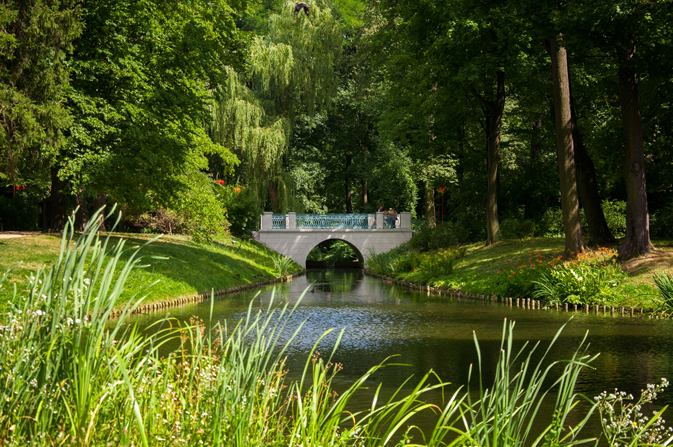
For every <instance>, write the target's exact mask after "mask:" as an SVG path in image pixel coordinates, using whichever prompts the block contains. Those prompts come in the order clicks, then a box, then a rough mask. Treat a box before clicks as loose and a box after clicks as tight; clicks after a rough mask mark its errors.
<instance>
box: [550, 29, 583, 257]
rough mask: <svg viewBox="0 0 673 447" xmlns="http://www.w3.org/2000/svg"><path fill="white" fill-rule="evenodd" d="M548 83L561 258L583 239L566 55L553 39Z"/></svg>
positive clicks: (569, 254)
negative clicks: (550, 85)
mask: <svg viewBox="0 0 673 447" xmlns="http://www.w3.org/2000/svg"><path fill="white" fill-rule="evenodd" d="M550 44H551V45H550V51H549V53H550V56H551V65H552V82H553V84H554V113H555V121H556V122H555V124H556V155H557V157H558V167H559V181H560V184H561V207H562V208H561V209H562V212H563V230H564V232H565V242H566V245H565V251H564V257H566V258H568V257H570V256H572V254H573V253H577V252H579V251H583V250H584V238H583V237H582V227H581V225H580V209H579V201H578V198H577V176H576V173H575V153H574V148H573V138H572V117H571V113H570V82H569V79H568V54H567V53H566V49H565V48H564V47H562V46H559V45H558V42H557V39H556V38H554V39H552V40H551V42H550Z"/></svg>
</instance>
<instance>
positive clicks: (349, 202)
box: [344, 153, 353, 214]
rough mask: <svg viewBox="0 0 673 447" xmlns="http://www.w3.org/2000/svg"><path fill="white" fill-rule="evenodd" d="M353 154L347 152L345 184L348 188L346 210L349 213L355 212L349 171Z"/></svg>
mask: <svg viewBox="0 0 673 447" xmlns="http://www.w3.org/2000/svg"><path fill="white" fill-rule="evenodd" d="M351 162H352V156H351V154H350V153H348V154H346V179H345V182H344V186H345V188H346V191H345V192H346V212H347V213H348V214H352V213H353V197H352V193H351V175H350V173H349V172H348V171H349V169H350V167H351Z"/></svg>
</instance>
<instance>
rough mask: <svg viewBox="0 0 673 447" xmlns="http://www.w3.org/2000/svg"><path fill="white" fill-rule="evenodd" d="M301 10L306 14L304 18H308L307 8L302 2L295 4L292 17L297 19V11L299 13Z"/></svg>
mask: <svg viewBox="0 0 673 447" xmlns="http://www.w3.org/2000/svg"><path fill="white" fill-rule="evenodd" d="M302 9H303V10H304V12H305V13H306V17H309V7H308V5H307V4H306V3H304V2H297V3H296V4H295V5H294V16H295V17H297V13H299V11H301V10H302Z"/></svg>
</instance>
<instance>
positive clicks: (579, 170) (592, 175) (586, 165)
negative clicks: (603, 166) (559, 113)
mask: <svg viewBox="0 0 673 447" xmlns="http://www.w3.org/2000/svg"><path fill="white" fill-rule="evenodd" d="M570 114H571V117H572V129H573V149H574V151H575V170H576V176H577V192H578V193H579V197H580V201H581V202H582V207H583V208H584V215H585V216H586V219H587V224H588V225H589V246H597V245H606V244H610V243H613V242H615V238H614V237H613V236H612V232H610V228H608V223H607V222H606V221H605V215H604V214H603V208H602V206H601V199H600V196H599V195H598V182H597V181H596V167H595V166H594V163H593V161H591V157H589V154H588V153H587V151H586V149H585V147H584V139H583V138H582V134H581V133H580V131H579V128H578V127H577V114H576V113H575V108H574V105H573V101H572V96H571V98H570Z"/></svg>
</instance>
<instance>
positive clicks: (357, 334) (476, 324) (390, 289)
mask: <svg viewBox="0 0 673 447" xmlns="http://www.w3.org/2000/svg"><path fill="white" fill-rule="evenodd" d="M305 291H306V293H305V294H304V292H305ZM302 294H304V297H303V299H302V302H301V304H300V305H299V306H298V307H297V309H296V310H295V312H294V313H293V314H292V315H291V316H290V320H289V322H288V326H287V330H286V332H285V335H284V336H285V340H287V339H288V338H289V337H290V336H291V335H292V334H293V333H294V331H295V329H296V328H297V327H299V325H301V324H303V327H302V329H301V331H300V332H299V334H298V336H297V337H296V338H295V339H294V340H293V341H292V343H291V344H290V347H289V350H288V361H287V368H288V371H289V379H292V378H297V377H299V376H300V375H301V373H302V371H303V367H304V364H305V362H306V359H307V356H308V354H309V352H310V350H311V348H312V347H313V345H314V344H315V343H316V340H318V339H319V337H320V336H321V335H322V334H324V333H325V331H328V330H330V329H333V328H334V329H337V331H333V332H332V333H330V334H329V335H328V336H326V337H325V338H324V339H323V340H322V341H321V342H320V344H319V346H318V351H319V352H320V353H321V354H322V356H323V357H327V356H329V354H330V353H331V351H332V349H333V347H334V343H335V341H336V338H337V333H338V330H341V329H344V335H343V338H342V340H341V343H340V345H339V347H338V348H337V350H336V352H335V353H334V357H333V360H332V361H333V362H336V363H340V364H342V365H343V370H342V371H340V372H339V374H338V375H337V380H336V381H335V383H336V386H337V388H338V387H340V386H343V387H347V386H349V385H350V384H352V383H353V382H355V381H356V380H357V379H358V378H359V377H360V376H362V375H363V374H365V373H366V372H367V370H369V368H370V367H372V366H374V365H376V364H378V363H380V362H382V361H384V360H385V359H386V358H389V357H390V356H396V357H395V358H394V359H393V362H394V363H403V364H405V365H407V366H389V367H386V368H383V369H381V370H379V371H378V372H377V373H376V374H375V375H374V377H372V380H371V385H370V387H369V390H362V393H361V394H360V397H359V398H358V399H357V400H355V401H354V405H356V406H361V409H365V408H367V407H368V405H369V403H370V401H371V398H372V395H373V392H374V390H375V388H376V385H377V384H378V383H382V384H383V390H384V393H385V394H390V393H392V392H393V391H394V390H395V389H396V388H397V387H398V386H400V384H402V383H403V382H404V381H405V380H406V379H407V378H409V376H412V375H413V376H414V377H415V378H420V377H422V376H423V375H424V374H425V373H426V372H428V371H429V370H430V369H432V370H434V371H435V372H436V373H437V374H438V376H439V377H440V378H441V379H442V380H443V381H446V382H451V383H452V384H453V385H452V386H454V387H455V388H457V387H458V386H460V385H465V384H466V383H467V378H468V371H469V367H470V364H476V362H477V353H476V350H475V346H474V341H473V331H474V332H475V333H476V335H477V337H478V339H479V343H480V346H481V351H482V359H483V368H484V371H485V377H487V378H488V377H493V374H494V367H495V363H496V361H497V358H498V353H499V348H500V340H501V337H502V332H503V321H504V320H505V319H507V320H510V321H512V320H513V321H515V322H516V327H515V330H514V334H515V339H516V341H517V343H518V344H519V346H522V345H523V343H525V342H526V341H530V342H531V343H530V345H531V346H532V345H533V344H534V343H535V342H537V341H538V340H539V341H541V342H542V343H541V346H540V347H539V348H538V351H539V352H540V353H542V352H543V351H544V350H546V347H547V345H548V344H549V342H551V340H552V339H553V337H554V336H555V334H556V333H557V331H558V330H559V328H561V326H563V325H564V324H565V323H567V326H566V328H565V329H564V331H563V333H562V336H561V337H560V339H559V340H558V341H557V342H556V344H555V345H554V347H553V348H552V350H551V352H550V354H549V358H550V359H553V360H561V359H568V358H570V357H571V356H572V355H573V353H574V352H575V351H576V349H577V347H578V346H579V345H580V343H581V341H582V339H583V338H584V336H585V334H586V333H587V331H588V338H587V340H588V342H589V348H588V352H589V353H592V354H597V353H600V355H599V357H598V358H597V359H596V360H595V361H594V362H593V363H592V366H593V369H585V370H584V371H583V372H582V374H581V376H580V378H579V382H578V386H577V389H576V391H577V392H580V393H583V394H585V395H586V396H588V397H589V398H593V397H594V396H596V395H598V394H599V393H600V392H602V391H604V390H605V391H613V390H614V389H615V388H619V389H620V390H623V391H626V392H629V393H632V394H633V395H635V396H637V395H639V394H640V390H641V389H643V388H645V386H646V385H647V384H648V383H658V382H659V381H660V380H661V378H662V377H667V378H670V376H671V374H670V372H671V371H673V322H670V321H662V320H650V319H647V318H641V317H633V318H631V317H610V316H607V317H604V316H602V315H600V316H597V315H594V314H588V315H587V314H584V313H576V314H575V313H565V312H557V311H547V310H539V309H535V310H526V309H523V308H517V307H508V306H504V305H501V304H493V303H483V302H465V301H462V302H457V301H451V300H447V299H446V298H440V297H432V296H427V295H425V294H422V293H418V292H412V291H409V290H406V289H403V288H400V287H397V286H394V285H392V284H385V283H384V282H382V281H381V280H379V279H375V278H371V277H368V276H366V275H364V274H363V273H362V271H359V270H350V271H348V270H344V271H334V270H324V271H309V272H308V273H307V274H306V275H305V276H302V277H299V278H296V279H295V280H294V281H292V282H289V283H283V284H279V285H276V287H275V290H274V289H273V288H272V287H269V288H266V289H263V290H262V291H261V292H260V293H259V294H257V292H250V293H244V294H240V295H236V296H227V297H224V298H221V299H218V300H216V301H215V302H214V307H213V321H222V320H227V321H228V323H229V325H230V326H231V325H232V324H234V323H236V322H237V321H239V320H240V319H241V318H243V317H244V316H245V314H246V312H247V308H248V305H249V303H250V300H252V299H254V304H253V306H254V307H255V308H260V309H262V310H263V311H265V310H266V309H267V308H268V305H269V301H270V300H271V297H272V295H275V296H274V301H275V302H277V303H278V304H279V305H280V304H284V303H290V304H293V303H295V302H296V301H297V300H299V299H300V297H301V296H302ZM168 312H170V316H171V317H174V318H177V319H180V320H184V321H189V319H190V318H192V316H197V317H199V318H201V319H202V320H203V321H204V322H208V321H209V318H210V312H211V304H210V302H203V303H194V304H189V305H185V306H183V307H179V308H172V309H169V310H168ZM164 316H165V314H161V313H152V314H147V315H136V316H133V318H132V319H131V320H130V321H131V322H137V323H138V324H140V326H148V325H149V324H151V323H153V322H155V321H157V320H158V319H161V318H164ZM571 316H572V319H570V317H571ZM282 341H284V340H283V339H281V342H282ZM169 348H170V347H169ZM416 382H417V380H414V379H412V380H411V381H410V382H409V383H410V386H412V385H414V384H415V383H416ZM435 397H436V398H437V399H439V396H435ZM670 403H673V390H668V391H666V392H664V393H663V394H661V395H660V397H659V399H658V401H657V404H656V405H655V407H654V408H661V407H663V406H664V405H668V404H670ZM647 410H652V408H648V409H647ZM664 417H666V414H665V415H664ZM669 419H670V417H669ZM416 422H417V423H419V422H418V421H416ZM419 425H421V426H423V425H426V424H424V423H423V422H420V423H419ZM428 425H429V423H428ZM590 429H591V430H592V431H594V432H595V431H596V430H598V425H597V422H596V421H594V427H593V428H590Z"/></svg>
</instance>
